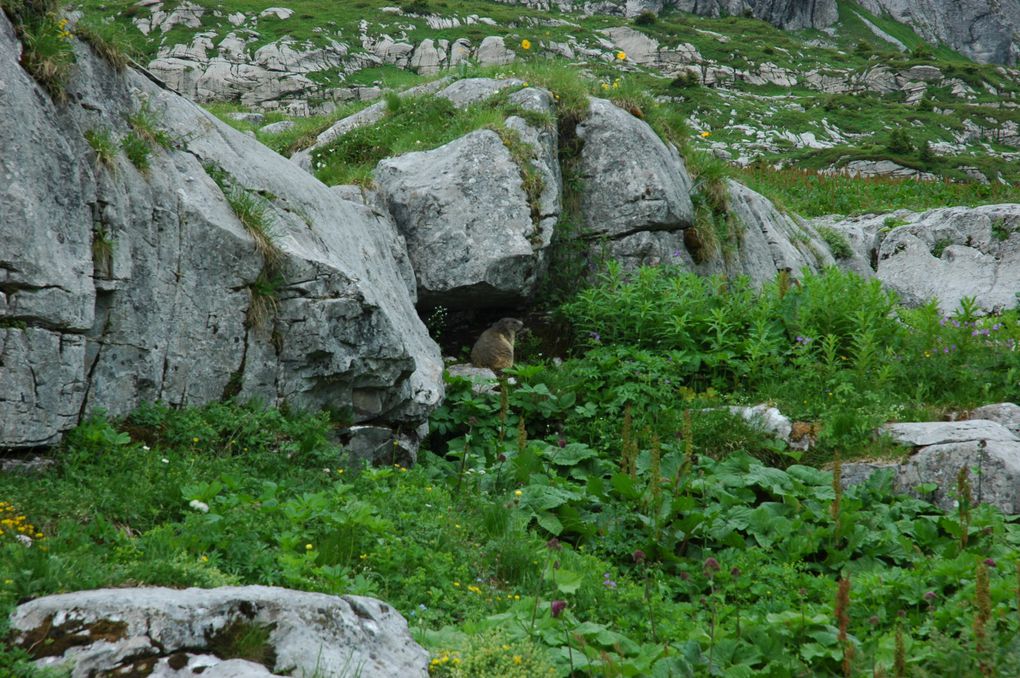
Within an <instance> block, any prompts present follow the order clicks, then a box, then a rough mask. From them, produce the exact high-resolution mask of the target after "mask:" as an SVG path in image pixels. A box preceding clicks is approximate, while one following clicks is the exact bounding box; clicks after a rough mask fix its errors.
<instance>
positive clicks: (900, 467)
mask: <svg viewBox="0 0 1020 678" xmlns="http://www.w3.org/2000/svg"><path fill="white" fill-rule="evenodd" d="M1018 410H1020V407H1017V406H1016V405H1014V404H1012V403H1001V404H998V405H987V406H985V407H983V408H978V410H975V412H977V413H989V414H993V415H1002V416H1003V417H1005V418H1006V419H1010V417H1014V416H1017V414H1018ZM1014 423H1016V422H1015V420H1014ZM879 431H880V432H881V433H884V434H889V435H891V436H892V438H893V440H895V441H896V442H898V443H901V444H905V445H913V446H915V447H919V449H918V450H917V452H916V453H915V454H914V455H913V456H911V457H910V458H909V459H907V460H906V461H904V462H902V463H900V464H889V463H881V462H862V463H853V464H844V465H843V475H842V482H843V486H844V487H848V486H850V485H855V484H857V483H860V482H864V481H865V480H867V479H868V478H869V477H870V476H871V475H872V474H873V473H875V472H877V471H880V470H886V469H891V471H892V474H893V486H894V488H895V489H896V490H897V491H899V492H906V493H910V494H914V495H917V496H919V497H921V498H922V499H926V500H928V501H931V502H932V503H934V504H937V505H938V506H940V507H941V508H943V509H945V510H953V509H954V508H955V507H956V506H957V503H956V502H957V500H958V497H957V496H956V488H957V479H958V476H959V473H960V471H961V470H962V469H964V468H966V469H967V470H968V472H969V474H970V486H971V494H972V496H973V500H974V502H975V503H978V504H991V505H993V506H996V507H997V508H999V509H1000V510H1002V511H1004V512H1006V513H1017V512H1020V438H1018V437H1017V436H1016V435H1014V434H1013V433H1012V432H1011V431H1010V430H1009V429H1008V428H1006V427H1005V426H1003V425H1001V424H998V423H996V422H993V421H989V420H979V419H971V420H964V421H956V422H911V423H897V424H886V425H885V426H883V427H881V429H879ZM928 484H932V485H934V486H935V489H934V491H924V492H921V491H920V490H919V489H918V488H919V486H921V485H928Z"/></svg>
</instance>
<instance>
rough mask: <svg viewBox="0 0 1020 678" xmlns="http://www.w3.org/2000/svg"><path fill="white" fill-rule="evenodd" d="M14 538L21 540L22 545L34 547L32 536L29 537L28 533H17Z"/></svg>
mask: <svg viewBox="0 0 1020 678" xmlns="http://www.w3.org/2000/svg"><path fill="white" fill-rule="evenodd" d="M14 538H15V539H17V540H18V541H20V542H21V544H22V546H24V547H25V548H31V547H32V538H31V537H29V536H28V535H27V534H16V535H14Z"/></svg>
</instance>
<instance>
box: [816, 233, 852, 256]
mask: <svg viewBox="0 0 1020 678" xmlns="http://www.w3.org/2000/svg"><path fill="white" fill-rule="evenodd" d="M818 235H820V236H821V237H822V240H824V241H825V244H826V245H828V246H829V251H830V252H832V256H834V257H835V258H837V259H849V258H851V257H852V256H853V255H854V250H853V248H852V247H850V242H849V241H848V240H847V239H846V236H845V235H843V234H842V233H840V232H839V231H837V230H836V229H834V228H831V227H829V226H819V227H818Z"/></svg>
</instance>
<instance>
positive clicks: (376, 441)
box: [340, 426, 418, 468]
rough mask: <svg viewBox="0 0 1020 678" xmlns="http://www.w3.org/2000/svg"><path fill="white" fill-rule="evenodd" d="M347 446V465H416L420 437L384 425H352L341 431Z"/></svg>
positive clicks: (358, 466) (357, 466) (342, 438)
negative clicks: (418, 438)
mask: <svg viewBox="0 0 1020 678" xmlns="http://www.w3.org/2000/svg"><path fill="white" fill-rule="evenodd" d="M340 437H341V440H342V441H343V444H344V447H345V448H346V450H347V465H348V466H350V467H353V468H360V467H362V466H366V465H367V466H378V465H384V466H389V465H392V464H399V465H400V466H404V467H408V466H413V465H414V464H415V463H416V462H417V461H418V440H417V438H415V437H414V436H411V435H407V434H404V433H399V432H396V431H394V430H392V429H389V428H386V427H384V426H351V427H350V428H348V429H347V430H346V431H344V432H343V433H342V434H341V436H340Z"/></svg>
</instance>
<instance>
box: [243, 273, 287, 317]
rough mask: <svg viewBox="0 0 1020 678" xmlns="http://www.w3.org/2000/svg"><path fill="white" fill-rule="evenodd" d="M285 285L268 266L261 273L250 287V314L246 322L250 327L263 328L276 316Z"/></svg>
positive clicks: (247, 315)
mask: <svg viewBox="0 0 1020 678" xmlns="http://www.w3.org/2000/svg"><path fill="white" fill-rule="evenodd" d="M281 285H283V278H282V277H280V276H279V275H277V274H276V273H274V272H273V270H272V268H271V267H269V266H266V267H264V268H263V269H262V271H261V272H260V273H259V277H258V278H256V279H255V282H253V283H252V284H251V285H249V286H248V291H249V292H250V293H251V303H250V304H249V305H248V312H247V314H246V315H245V321H246V324H247V326H248V327H263V326H265V325H266V324H267V323H268V322H269V321H270V320H272V318H273V317H275V316H276V312H277V310H279V308H280V300H279V289H280V286H281Z"/></svg>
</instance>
